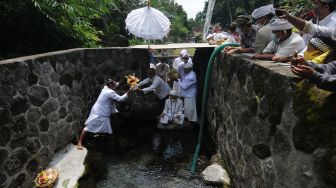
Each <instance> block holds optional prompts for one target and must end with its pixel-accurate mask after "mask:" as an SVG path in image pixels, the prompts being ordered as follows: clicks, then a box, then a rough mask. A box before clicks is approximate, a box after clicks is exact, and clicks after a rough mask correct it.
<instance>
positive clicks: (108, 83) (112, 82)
mask: <svg viewBox="0 0 336 188" xmlns="http://www.w3.org/2000/svg"><path fill="white" fill-rule="evenodd" d="M110 84H113V85H114V84H115V82H114V80H112V79H110V78H109V79H107V81H106V83H105V85H107V86H109V85H110Z"/></svg>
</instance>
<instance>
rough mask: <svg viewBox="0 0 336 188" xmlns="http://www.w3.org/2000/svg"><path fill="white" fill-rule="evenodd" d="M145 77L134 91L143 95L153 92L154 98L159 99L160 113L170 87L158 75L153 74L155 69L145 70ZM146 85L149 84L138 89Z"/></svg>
mask: <svg viewBox="0 0 336 188" xmlns="http://www.w3.org/2000/svg"><path fill="white" fill-rule="evenodd" d="M147 75H148V78H146V79H144V80H143V81H141V82H140V83H139V84H138V88H136V90H137V91H138V92H143V93H145V94H146V93H149V92H152V91H153V92H154V93H155V94H156V96H157V97H158V98H159V99H160V107H161V108H160V111H162V110H163V107H164V104H165V100H166V99H167V98H168V95H169V91H170V87H169V85H168V84H167V82H165V81H164V80H162V78H160V77H159V76H158V75H156V73H155V69H152V68H150V69H148V70H147ZM146 84H151V85H150V86H149V87H146V88H143V89H141V88H140V87H141V86H143V85H146Z"/></svg>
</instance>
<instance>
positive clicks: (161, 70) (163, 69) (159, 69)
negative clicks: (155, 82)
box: [155, 59, 170, 82]
mask: <svg viewBox="0 0 336 188" xmlns="http://www.w3.org/2000/svg"><path fill="white" fill-rule="evenodd" d="M169 70H170V67H169V65H168V64H167V63H166V59H160V61H159V63H157V64H156V69H155V71H156V74H157V75H158V76H160V78H162V80H164V81H165V82H167V79H168V78H167V74H168V72H169Z"/></svg>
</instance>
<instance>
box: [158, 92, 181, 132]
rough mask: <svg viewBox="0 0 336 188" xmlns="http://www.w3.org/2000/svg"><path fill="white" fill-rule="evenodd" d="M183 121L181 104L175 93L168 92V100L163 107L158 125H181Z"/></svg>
mask: <svg viewBox="0 0 336 188" xmlns="http://www.w3.org/2000/svg"><path fill="white" fill-rule="evenodd" d="M183 120H184V115H183V102H182V100H181V99H179V98H178V94H177V92H176V91H174V90H171V91H170V92H169V99H167V100H166V103H165V107H164V109H163V112H162V113H161V118H160V123H161V124H162V125H164V126H167V125H182V124H183Z"/></svg>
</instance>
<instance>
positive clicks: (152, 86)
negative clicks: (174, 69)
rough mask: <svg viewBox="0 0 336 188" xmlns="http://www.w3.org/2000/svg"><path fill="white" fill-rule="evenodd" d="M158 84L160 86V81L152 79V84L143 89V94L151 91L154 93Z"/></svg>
mask: <svg viewBox="0 0 336 188" xmlns="http://www.w3.org/2000/svg"><path fill="white" fill-rule="evenodd" d="M159 84H160V80H159V79H156V78H154V79H153V83H152V84H151V85H150V86H149V87H146V88H143V89H142V91H143V92H144V93H145V94H146V93H149V92H151V91H155V89H156V88H157V87H158V86H159Z"/></svg>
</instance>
